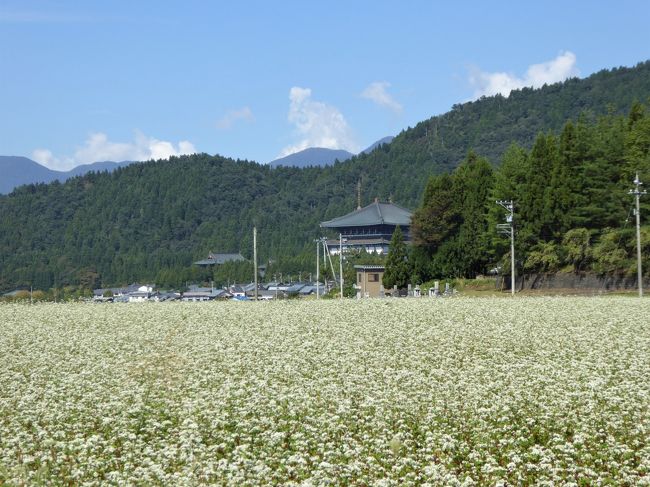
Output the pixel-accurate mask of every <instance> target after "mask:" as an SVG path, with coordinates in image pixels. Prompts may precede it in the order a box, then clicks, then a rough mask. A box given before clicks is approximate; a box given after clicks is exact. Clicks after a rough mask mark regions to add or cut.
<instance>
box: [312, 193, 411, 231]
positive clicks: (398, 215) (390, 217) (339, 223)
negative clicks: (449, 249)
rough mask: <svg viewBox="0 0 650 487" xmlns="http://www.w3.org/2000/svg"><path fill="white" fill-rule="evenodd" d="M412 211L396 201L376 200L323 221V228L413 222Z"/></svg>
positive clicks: (405, 224) (404, 224)
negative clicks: (395, 202)
mask: <svg viewBox="0 0 650 487" xmlns="http://www.w3.org/2000/svg"><path fill="white" fill-rule="evenodd" d="M411 216H412V213H411V212H410V211H409V210H407V209H406V208H402V207H401V206H398V205H396V204H394V203H380V202H379V201H378V200H375V201H374V202H373V203H371V204H369V205H368V206H365V207H363V208H360V209H357V210H355V211H353V212H351V213H348V214H347V215H344V216H340V217H338V218H334V219H332V220H329V221H326V222H322V223H321V224H320V226H321V227H323V228H342V227H361V226H371V225H400V226H409V225H410V224H411Z"/></svg>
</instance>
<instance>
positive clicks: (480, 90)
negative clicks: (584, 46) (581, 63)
mask: <svg viewBox="0 0 650 487" xmlns="http://www.w3.org/2000/svg"><path fill="white" fill-rule="evenodd" d="M579 74H580V71H579V70H578V68H577V67H576V55H575V54H573V53H572V52H570V51H566V52H561V53H560V54H559V55H558V56H557V57H556V58H555V59H553V60H551V61H547V62H545V63H540V64H532V65H530V66H529V67H528V70H527V71H526V74H525V75H524V76H523V77H522V78H519V77H517V76H515V75H513V74H511V73H486V72H483V71H480V70H479V69H474V70H473V72H472V73H470V78H469V82H470V84H471V85H472V86H473V87H474V98H480V97H481V96H492V95H496V94H497V93H501V94H502V95H503V96H508V95H509V94H510V92H511V91H512V90H517V89H520V88H524V87H533V88H539V87H541V86H543V85H544V84H552V83H557V82H559V81H564V80H565V79H567V78H570V77H573V76H578V75H579Z"/></svg>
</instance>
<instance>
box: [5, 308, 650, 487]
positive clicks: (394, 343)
mask: <svg viewBox="0 0 650 487" xmlns="http://www.w3.org/2000/svg"><path fill="white" fill-rule="evenodd" d="M38 483H44V484H51V485H97V486H99V485H150V484H154V485H161V484H162V485H197V484H220V485H268V484H285V485H325V484H330V485H341V484H343V485H386V486H388V485H427V484H428V485H533V484H534V485H548V486H551V485H650V300H645V301H639V300H638V299H635V298H629V297H601V298H540V297H538V298H516V299H510V298H475V299H463V298H454V299H438V300H435V299H419V300H415V299H402V300H367V301H352V300H351V301H345V302H339V301H322V300H321V301H319V302H316V301H308V302H305V301H302V302H299V301H286V302H275V303H261V302H260V303H252V302H249V303H232V302H225V303H161V304H146V303H142V304H121V305H120V304H112V305H111V304H108V305H91V304H40V305H33V306H29V305H16V304H7V305H0V484H8V485H33V484H38Z"/></svg>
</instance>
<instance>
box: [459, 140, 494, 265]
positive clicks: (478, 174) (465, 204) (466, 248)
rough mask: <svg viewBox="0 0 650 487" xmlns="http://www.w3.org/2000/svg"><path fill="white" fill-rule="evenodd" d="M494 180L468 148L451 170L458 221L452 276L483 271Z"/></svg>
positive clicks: (487, 164)
mask: <svg viewBox="0 0 650 487" xmlns="http://www.w3.org/2000/svg"><path fill="white" fill-rule="evenodd" d="M493 184H494V176H493V173H492V168H491V167H490V164H489V163H488V161H487V160H486V159H484V158H481V157H478V156H477V155H476V154H475V153H474V152H470V153H469V155H468V156H467V159H466V160H465V161H464V162H463V163H462V164H461V165H460V166H459V167H458V169H457V170H456V172H455V184H454V187H455V191H456V194H457V198H458V200H459V204H458V207H459V209H460V213H461V219H462V222H461V224H460V227H459V231H458V237H457V239H456V252H455V253H456V256H457V262H456V265H455V268H456V276H459V277H468V278H474V277H476V275H477V274H481V273H483V272H484V271H485V267H486V265H487V263H488V255H487V254H486V252H485V249H486V247H487V243H488V241H489V237H488V227H487V223H488V220H487V214H488V209H489V205H490V201H489V200H490V198H489V196H490V194H491V192H492V186H493Z"/></svg>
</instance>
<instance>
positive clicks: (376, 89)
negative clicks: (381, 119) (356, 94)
mask: <svg viewBox="0 0 650 487" xmlns="http://www.w3.org/2000/svg"><path fill="white" fill-rule="evenodd" d="M389 87H390V83H389V82H388V81H374V82H372V83H370V85H368V87H367V88H366V89H365V90H363V91H362V92H361V96H362V97H363V98H367V99H368V100H371V101H373V102H375V103H376V104H377V105H379V106H381V107H384V108H388V109H389V110H391V111H393V112H395V113H398V114H399V113H402V105H400V104H399V103H398V102H397V101H396V100H395V99H394V98H393V97H392V96H390V95H389V94H388V92H387V91H386V90H387V88H389Z"/></svg>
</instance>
